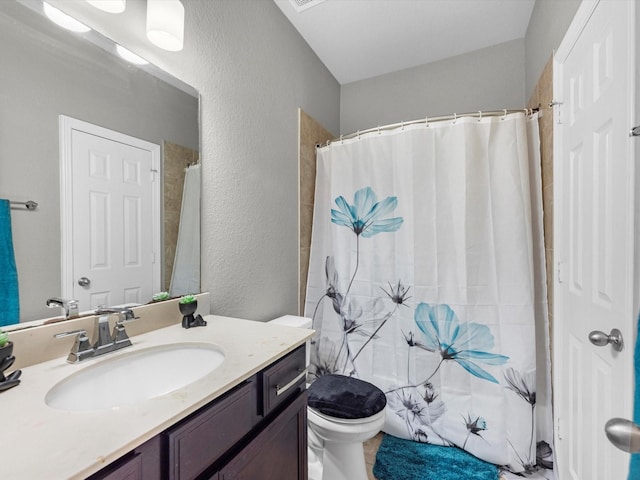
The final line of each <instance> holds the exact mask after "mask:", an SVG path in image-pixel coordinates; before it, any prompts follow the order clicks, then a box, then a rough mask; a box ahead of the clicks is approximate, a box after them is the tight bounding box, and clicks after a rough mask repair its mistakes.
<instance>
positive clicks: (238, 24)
mask: <svg viewBox="0 0 640 480" xmlns="http://www.w3.org/2000/svg"><path fill="white" fill-rule="evenodd" d="M52 3H54V4H56V5H57V6H59V7H60V8H61V9H63V10H65V11H67V12H69V13H72V14H73V15H74V16H76V17H77V18H79V19H81V20H83V21H85V22H86V23H87V24H89V25H90V26H95V27H96V28H98V29H99V30H101V31H102V32H103V33H106V34H107V35H108V36H109V37H111V38H113V39H114V40H116V41H118V42H120V43H123V44H125V45H126V46H127V47H129V48H130V49H131V50H133V51H134V52H136V53H138V54H139V55H141V56H144V57H145V58H148V59H149V60H151V61H153V62H154V63H156V64H157V65H158V66H160V67H162V68H164V69H165V70H167V71H168V72H169V73H171V74H173V75H174V76H176V77H178V78H180V79H181V80H183V81H184V82H186V83H188V84H190V85H192V86H194V87H195V88H196V89H197V90H198V91H199V92H200V95H201V103H200V114H201V131H202V136H201V149H200V151H201V154H202V165H203V195H202V209H203V212H202V289H203V290H205V291H210V292H211V310H212V312H213V313H216V314H222V315H228V316H236V317H243V318H248V319H258V320H265V319H269V318H273V317H275V316H278V315H281V314H285V313H290V314H294V313H296V312H297V305H298V295H297V283H298V220H297V219H298V187H297V185H298V181H297V179H298V151H297V145H298V123H297V122H298V113H297V112H298V107H300V108H302V109H303V110H304V111H305V112H307V113H308V114H309V115H311V116H313V117H314V118H315V119H317V120H318V121H319V122H320V123H322V124H323V125H324V126H325V127H326V128H327V129H329V130H332V131H336V132H337V131H339V118H340V86H339V84H338V82H337V81H336V80H335V79H334V78H333V76H332V75H331V74H330V73H329V71H328V70H327V69H326V67H325V66H324V65H323V64H322V63H321V62H320V60H319V59H318V58H317V56H316V55H315V54H314V53H313V51H312V50H311V48H310V47H309V46H308V45H307V44H306V43H305V42H304V41H303V40H302V38H301V37H300V35H299V34H298V33H297V31H296V30H295V29H294V27H293V26H292V25H291V24H290V23H289V22H288V20H287V19H286V18H285V16H284V15H283V14H282V12H281V11H280V9H279V8H278V7H277V6H276V4H275V3H274V2H272V1H271V0H183V4H184V6H185V46H184V49H183V50H182V51H181V52H177V53H172V52H163V51H161V50H159V49H157V48H155V47H153V46H152V45H150V44H149V43H148V42H147V40H146V38H145V37H144V22H145V10H144V7H145V2H144V1H139V0H129V1H128V2H127V10H126V11H125V12H124V13H122V14H120V15H118V16H117V21H115V20H114V18H115V17H113V16H109V14H101V13H100V12H98V11H97V10H96V9H94V8H92V7H90V6H88V5H87V4H86V2H77V3H76V2H74V3H71V2H65V1H64V0H57V1H53V2H52ZM83 4H84V5H83Z"/></svg>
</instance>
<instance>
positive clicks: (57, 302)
mask: <svg viewBox="0 0 640 480" xmlns="http://www.w3.org/2000/svg"><path fill="white" fill-rule="evenodd" d="M47 307H49V308H55V307H60V308H62V309H63V310H64V318H66V319H69V318H75V317H77V316H78V300H65V299H63V298H60V297H51V298H48V299H47Z"/></svg>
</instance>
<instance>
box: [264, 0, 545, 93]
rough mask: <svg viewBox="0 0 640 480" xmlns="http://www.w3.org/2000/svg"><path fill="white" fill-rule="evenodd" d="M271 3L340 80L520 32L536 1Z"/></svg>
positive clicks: (431, 59) (393, 68) (489, 43)
mask: <svg viewBox="0 0 640 480" xmlns="http://www.w3.org/2000/svg"><path fill="white" fill-rule="evenodd" d="M274 1H275V3H276V4H277V5H278V7H280V9H281V10H282V11H283V12H284V14H285V15H286V16H287V18H288V19H289V21H290V22H291V23H292V24H293V25H294V27H295V28H296V29H297V30H298V32H300V34H301V35H302V37H303V38H304V39H305V40H306V41H307V43H308V44H309V45H310V46H311V48H312V49H313V51H314V52H315V53H316V55H318V57H319V58H320V60H321V61H322V62H323V63H324V64H325V65H326V66H327V68H328V69H329V70H330V71H331V73H332V74H333V76H334V77H335V78H336V79H337V80H338V82H339V83H340V84H346V83H351V82H355V81H358V80H362V79H365V78H370V77H375V76H378V75H382V74H385V73H390V72H395V71H398V70H403V69H405V68H410V67H415V66H418V65H424V64H426V63H431V62H434V61H437V60H441V59H443V58H448V57H453V56H455V55H460V54H463V53H467V52H471V51H473V50H478V49H481V48H484V47H489V46H492V45H497V44H499V43H503V42H507V41H509V40H515V39H519V38H524V36H525V34H526V32H527V26H528V25H529V19H530V18H531V13H532V11H533V5H534V3H535V0H274ZM292 2H293V3H292ZM296 3H297V4H303V8H302V10H301V11H300V12H298V11H297V9H296V8H295V7H294V4H296Z"/></svg>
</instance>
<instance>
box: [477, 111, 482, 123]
mask: <svg viewBox="0 0 640 480" xmlns="http://www.w3.org/2000/svg"><path fill="white" fill-rule="evenodd" d="M478 115H479V117H478V122H481V121H482V110H478Z"/></svg>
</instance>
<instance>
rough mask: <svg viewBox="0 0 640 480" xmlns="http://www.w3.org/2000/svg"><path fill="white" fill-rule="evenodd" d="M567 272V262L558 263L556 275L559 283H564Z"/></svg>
mask: <svg viewBox="0 0 640 480" xmlns="http://www.w3.org/2000/svg"><path fill="white" fill-rule="evenodd" d="M565 271H566V262H561V261H559V262H558V266H557V268H556V275H557V276H558V283H564V281H565V280H566V279H565Z"/></svg>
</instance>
